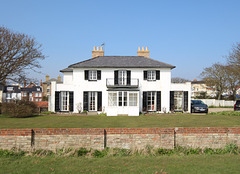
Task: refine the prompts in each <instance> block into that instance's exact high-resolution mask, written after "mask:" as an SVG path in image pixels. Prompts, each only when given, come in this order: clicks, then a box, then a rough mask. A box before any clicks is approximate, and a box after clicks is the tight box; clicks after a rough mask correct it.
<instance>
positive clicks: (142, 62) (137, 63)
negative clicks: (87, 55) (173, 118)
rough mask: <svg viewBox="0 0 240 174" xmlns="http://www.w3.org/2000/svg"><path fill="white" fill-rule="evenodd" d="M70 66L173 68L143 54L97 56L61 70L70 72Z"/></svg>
mask: <svg viewBox="0 0 240 174" xmlns="http://www.w3.org/2000/svg"><path fill="white" fill-rule="evenodd" d="M72 68H171V69H173V68H175V66H173V65H170V64H167V63H163V62H160V61H157V60H154V59H151V58H147V57H143V56H99V57H96V58H91V59H88V60H85V61H82V62H78V63H75V64H72V65H70V66H68V68H66V69H63V70H61V72H71V71H72Z"/></svg>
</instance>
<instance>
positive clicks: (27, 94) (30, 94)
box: [21, 82, 43, 102]
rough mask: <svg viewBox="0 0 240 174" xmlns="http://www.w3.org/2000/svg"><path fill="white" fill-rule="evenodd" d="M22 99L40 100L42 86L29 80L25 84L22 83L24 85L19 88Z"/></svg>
mask: <svg viewBox="0 0 240 174" xmlns="http://www.w3.org/2000/svg"><path fill="white" fill-rule="evenodd" d="M21 94H22V100H28V101H33V102H40V101H42V98H43V95H42V94H43V93H42V87H41V86H38V85H36V84H35V83H33V82H31V83H30V84H29V85H27V86H26V84H25V83H24V87H23V88H21Z"/></svg>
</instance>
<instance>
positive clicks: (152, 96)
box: [147, 91, 157, 111]
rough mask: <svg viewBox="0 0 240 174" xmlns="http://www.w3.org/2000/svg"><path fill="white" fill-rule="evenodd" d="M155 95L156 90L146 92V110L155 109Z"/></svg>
mask: <svg viewBox="0 0 240 174" xmlns="http://www.w3.org/2000/svg"><path fill="white" fill-rule="evenodd" d="M156 95H157V92H155V91H148V92H147V109H148V111H156V104H157V97H156ZM149 97H150V98H149Z"/></svg>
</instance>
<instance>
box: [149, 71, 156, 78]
mask: <svg viewBox="0 0 240 174" xmlns="http://www.w3.org/2000/svg"><path fill="white" fill-rule="evenodd" d="M147 80H156V71H147Z"/></svg>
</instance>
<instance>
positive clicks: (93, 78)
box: [88, 70, 97, 80]
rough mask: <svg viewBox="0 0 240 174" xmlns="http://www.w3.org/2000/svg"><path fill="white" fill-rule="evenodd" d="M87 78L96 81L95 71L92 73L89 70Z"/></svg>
mask: <svg viewBox="0 0 240 174" xmlns="http://www.w3.org/2000/svg"><path fill="white" fill-rule="evenodd" d="M88 77H89V78H88V79H89V80H97V71H96V70H94V71H92V70H90V71H89V76H88Z"/></svg>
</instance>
